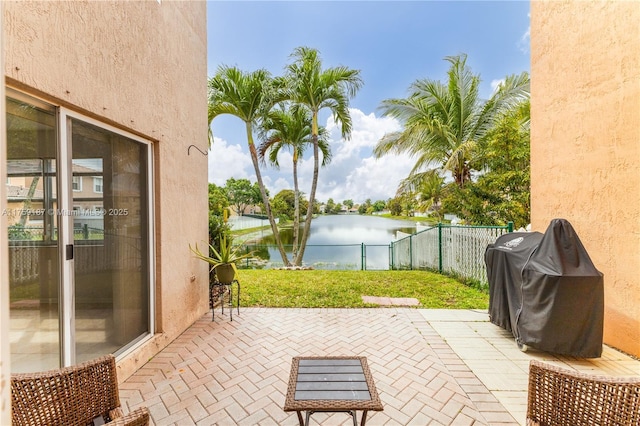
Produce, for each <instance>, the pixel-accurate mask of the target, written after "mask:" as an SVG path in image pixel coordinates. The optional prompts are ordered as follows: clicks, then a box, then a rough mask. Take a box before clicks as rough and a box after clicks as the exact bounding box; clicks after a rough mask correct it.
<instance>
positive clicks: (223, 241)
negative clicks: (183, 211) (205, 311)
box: [189, 236, 252, 283]
mask: <svg viewBox="0 0 640 426" xmlns="http://www.w3.org/2000/svg"><path fill="white" fill-rule="evenodd" d="M189 249H190V250H191V251H192V252H193V253H194V254H195V255H196V257H197V258H198V259H201V260H204V261H205V262H207V263H209V264H210V265H211V269H210V270H214V271H215V273H216V276H217V277H218V281H220V282H221V283H230V282H232V281H233V280H234V279H235V276H236V273H237V272H238V270H237V268H236V262H237V261H239V260H242V259H246V258H248V257H250V256H251V255H252V252H249V253H240V248H239V247H233V245H232V240H231V239H230V240H229V241H228V242H227V237H226V236H223V237H222V238H220V250H216V248H215V247H213V246H212V245H211V244H209V253H211V256H208V255H205V254H204V253H202V252H201V251H200V250H199V249H198V244H196V247H195V248H192V247H191V245H189Z"/></svg>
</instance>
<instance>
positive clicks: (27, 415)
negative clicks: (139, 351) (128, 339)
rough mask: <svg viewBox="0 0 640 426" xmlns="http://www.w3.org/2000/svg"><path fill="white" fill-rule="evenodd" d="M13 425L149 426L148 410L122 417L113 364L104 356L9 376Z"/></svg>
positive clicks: (111, 360)
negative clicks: (66, 365)
mask: <svg viewBox="0 0 640 426" xmlns="http://www.w3.org/2000/svg"><path fill="white" fill-rule="evenodd" d="M11 408H12V425H13V426H21V425H43V426H44V425H47V426H48V425H65V426H74V425H78V426H87V425H90V424H94V423H93V422H94V420H95V424H96V425H99V424H104V423H106V424H107V425H109V426H115V425H118V426H120V425H130V426H144V425H148V424H149V411H148V410H147V408H146V407H142V408H138V409H137V410H134V411H132V412H131V413H130V414H128V415H126V416H125V415H124V414H123V412H122V409H121V406H120V397H119V394H118V380H117V372H116V362H115V358H114V357H113V355H106V356H103V357H100V358H97V359H95V360H93V361H88V362H85V363H82V364H78V365H75V366H73V367H65V368H61V369H58V370H50V371H44V372H38V373H19V374H12V375H11ZM103 422H104V423H103Z"/></svg>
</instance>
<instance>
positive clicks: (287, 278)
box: [238, 269, 489, 309]
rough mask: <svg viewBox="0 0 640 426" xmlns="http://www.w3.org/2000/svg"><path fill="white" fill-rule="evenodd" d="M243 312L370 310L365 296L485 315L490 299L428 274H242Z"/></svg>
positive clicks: (270, 270) (369, 272)
mask: <svg viewBox="0 0 640 426" xmlns="http://www.w3.org/2000/svg"><path fill="white" fill-rule="evenodd" d="M238 272H239V275H238V280H239V281H240V283H241V286H242V287H241V292H240V293H241V294H240V304H241V305H242V306H266V307H279V308H282V307H287V308H361V307H371V306H375V305H370V304H366V303H363V302H362V298H361V296H363V295H364V296H379V297H414V298H416V299H418V300H419V301H420V303H421V306H420V307H422V308H449V309H487V308H488V306H489V295H488V294H487V293H486V292H483V291H480V290H477V289H474V288H471V287H468V286H466V285H464V284H461V283H460V282H459V281H457V280H455V279H453V278H449V277H446V276H443V275H440V274H436V273H432V272H427V271H325V270H309V271H287V270H273V269H269V270H261V269H253V270H252V269H242V270H239V271H238Z"/></svg>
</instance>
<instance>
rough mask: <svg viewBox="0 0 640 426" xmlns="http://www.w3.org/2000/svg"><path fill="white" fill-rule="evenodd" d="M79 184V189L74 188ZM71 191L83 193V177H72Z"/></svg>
mask: <svg viewBox="0 0 640 426" xmlns="http://www.w3.org/2000/svg"><path fill="white" fill-rule="evenodd" d="M76 182H77V183H78V188H77V189H76V188H74V187H73V185H74V184H75V183H76ZM71 189H72V190H73V192H82V176H72V177H71Z"/></svg>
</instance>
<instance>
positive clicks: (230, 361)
mask: <svg viewBox="0 0 640 426" xmlns="http://www.w3.org/2000/svg"><path fill="white" fill-rule="evenodd" d="M328 355H332V356H334V355H358V356H366V357H367V359H368V364H369V367H370V369H371V373H372V375H373V377H374V380H375V383H376V387H377V390H378V393H379V394H380V399H381V400H382V403H383V405H384V411H382V412H370V413H369V416H368V418H367V424H368V425H427V424H441V425H518V424H524V418H525V410H526V408H525V404H526V399H527V395H526V389H527V371H528V365H529V361H530V360H531V359H538V360H543V361H547V362H551V363H554V364H556V365H560V366H564V367H567V366H571V367H573V368H575V369H578V370H581V371H585V372H593V373H594V374H610V375H625V376H629V375H640V361H637V360H633V359H632V358H630V357H628V356H625V355H624V354H621V353H619V352H617V351H615V350H613V349H611V348H609V347H606V346H605V348H604V351H603V355H602V357H601V358H598V359H578V358H573V357H564V356H554V355H551V354H548V353H543V352H537V351H534V350H529V351H528V352H526V353H523V352H521V351H519V350H518V349H517V347H516V345H515V342H514V340H513V338H512V336H511V334H510V333H508V332H506V331H504V330H502V329H501V328H499V327H497V326H495V325H493V324H491V323H489V322H488V315H487V313H486V312H481V311H471V310H433V309H411V308H374V309H273V308H244V309H242V310H241V315H234V318H233V321H232V322H231V321H229V316H228V314H227V315H225V316H220V315H219V311H217V312H216V321H215V322H212V321H211V314H210V313H209V314H207V315H205V316H203V317H202V318H201V319H200V320H198V321H197V322H196V323H195V324H194V325H193V326H191V327H190V328H189V329H188V330H187V331H186V332H185V333H183V334H182V335H181V336H180V337H179V338H177V339H176V340H175V341H174V342H172V343H171V344H170V345H169V346H168V347H167V348H166V349H164V350H163V351H162V352H161V353H160V354H158V355H157V356H156V357H154V358H153V359H152V360H150V361H149V362H148V363H147V364H146V365H145V366H143V367H142V368H141V369H140V370H138V371H137V372H136V373H135V374H134V375H133V376H132V377H130V378H129V379H128V380H127V381H126V382H125V383H123V384H122V385H121V386H120V389H121V392H120V397H121V399H122V403H123V405H125V406H128V407H127V408H128V409H129V410H132V409H135V408H136V407H137V406H139V405H146V406H147V407H148V408H149V410H150V411H151V414H152V418H153V422H154V423H155V424H156V425H174V424H175V425H181V426H182V425H193V424H197V425H221V426H226V425H230V426H231V425H247V426H251V425H292V426H293V425H297V424H298V420H297V417H296V414H295V413H285V412H284V411H283V410H282V407H283V405H284V400H285V395H286V391H287V383H288V379H289V372H290V368H291V359H292V358H293V357H294V356H328ZM360 414H361V413H359V416H360ZM349 419H350V417H349V416H347V415H345V414H344V413H334V414H331V413H316V414H314V415H313V416H312V418H311V424H314V425H316V424H320V425H331V426H333V425H340V424H349V422H350V420H349Z"/></svg>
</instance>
